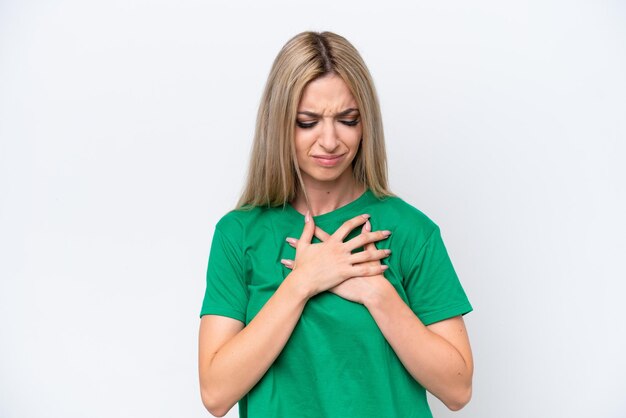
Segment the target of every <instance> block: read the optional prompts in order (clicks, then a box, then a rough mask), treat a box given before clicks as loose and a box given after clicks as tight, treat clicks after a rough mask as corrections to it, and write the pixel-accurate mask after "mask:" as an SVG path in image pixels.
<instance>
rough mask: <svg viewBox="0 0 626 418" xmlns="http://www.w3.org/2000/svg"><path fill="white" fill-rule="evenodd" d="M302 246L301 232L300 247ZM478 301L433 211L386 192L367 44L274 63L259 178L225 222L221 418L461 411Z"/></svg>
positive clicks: (216, 357)
mask: <svg viewBox="0 0 626 418" xmlns="http://www.w3.org/2000/svg"><path fill="white" fill-rule="evenodd" d="M296 237H298V238H296ZM471 310H472V307H471V305H470V303H469V301H468V300H467V297H466V295H465V293H464V291H463V288H462V287H461V285H460V283H459V280H458V278H457V276H456V274H455V271H454V268H453V267H452V264H451V262H450V259H449V257H448V254H447V252H446V249H445V246H444V244H443V242H442V240H441V235H440V232H439V228H438V227H437V225H436V224H434V223H433V222H432V221H431V220H430V219H429V218H428V217H426V215H424V214H423V213H422V212H420V211H419V210H417V209H416V208H414V207H412V206H410V205H409V204H407V203H405V202H404V201H402V200H401V199H400V198H398V197H395V196H393V195H392V193H391V192H390V191H389V189H388V186H387V173H386V157H385V148H384V138H383V130H382V122H381V116H380V110H379V105H378V100H377V97H376V93H375V89H374V85H373V82H372V80H371V76H370V74H369V72H368V70H367V68H366V66H365V64H364V63H363V61H362V59H361V57H360V55H359V54H358V52H357V51H356V50H355V49H354V47H353V46H352V45H351V44H350V43H349V42H348V41H347V40H345V39H344V38H342V37H340V36H338V35H336V34H333V33H330V32H323V33H315V32H304V33H301V34H299V35H297V36H295V37H294V38H292V39H291V40H290V41H288V42H287V44H286V45H285V46H284V47H283V49H282V50H281V51H280V53H279V54H278V56H277V58H276V60H275V61H274V64H273V67H272V70H271V73H270V75H269V79H268V82H267V85H266V88H265V92H264V94H263V97H262V100H261V105H260V108H259V113H258V119H257V126H256V134H255V139H254V145H253V150H252V156H251V162H250V170H249V177H248V181H247V185H246V188H245V191H244V193H243V195H242V197H241V199H240V201H239V204H238V207H237V209H236V210H234V211H231V212H230V213H228V214H226V215H225V216H224V217H223V218H222V219H221V220H220V221H219V222H218V224H217V226H216V229H215V234H214V237H213V243H212V246H211V254H210V257H209V264H208V269H207V289H206V294H205V298H204V302H203V306H202V311H201V318H202V319H201V325H200V346H199V372H200V385H201V393H202V400H203V402H204V404H205V406H206V407H207V409H208V410H209V411H210V412H211V413H212V414H213V415H217V416H223V415H225V414H226V413H227V412H228V411H229V410H230V409H231V408H232V406H233V405H234V404H235V403H237V402H238V401H239V411H240V416H241V417H250V418H252V417H315V418H319V417H402V418H407V417H416V418H421V417H431V416H432V415H431V413H430V409H429V407H428V403H427V400H426V392H425V390H428V391H430V392H431V393H433V394H434V395H435V396H436V397H438V398H439V399H440V400H441V401H442V402H444V403H445V405H446V406H447V407H448V408H450V409H452V410H457V409H460V408H462V407H463V406H464V405H465V404H466V403H467V402H468V401H469V399H470V397H471V388H472V374H473V362H472V353H471V349H470V344H469V340H468V337H467V333H466V330H465V326H464V322H463V319H462V315H464V314H466V313H468V312H470V311H471Z"/></svg>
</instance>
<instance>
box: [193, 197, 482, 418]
mask: <svg viewBox="0 0 626 418" xmlns="http://www.w3.org/2000/svg"><path fill="white" fill-rule="evenodd" d="M364 213H367V214H369V215H371V218H370V222H371V225H372V231H376V230H383V229H388V230H390V231H392V234H391V236H390V237H389V238H387V239H386V240H384V241H379V242H378V243H377V244H376V245H377V247H378V248H390V249H391V250H392V252H391V255H390V256H389V257H388V258H386V259H385V260H383V261H382V262H383V263H384V264H387V265H389V268H388V269H387V270H386V271H385V273H384V275H385V277H386V278H387V279H388V280H389V281H390V282H391V283H392V284H393V286H394V287H395V289H396V290H397V291H398V293H399V294H400V296H401V298H402V299H403V300H404V301H405V302H406V303H407V305H408V306H409V307H410V308H411V309H412V310H413V312H415V314H416V315H417V316H418V318H419V319H420V320H421V321H422V322H423V323H424V324H425V325H429V324H432V323H433V322H437V321H441V320H443V319H447V318H451V317H453V316H457V315H464V314H466V313H468V312H470V311H471V310H472V306H471V305H470V303H469V301H468V299H467V296H466V295H465V292H464V290H463V288H462V286H461V284H460V282H459V279H458V277H457V275H456V273H455V271H454V268H453V266H452V263H451V261H450V258H449V257H448V253H447V251H446V248H445V246H444V244H443V241H442V239H441V235H440V231H439V227H438V226H437V225H436V224H435V223H434V222H433V221H431V220H430V219H429V218H428V217H427V216H426V215H425V214H423V213H422V212H421V211H419V210H418V209H416V208H414V207H413V206H411V205H409V204H408V203H406V202H404V201H403V200H402V199H400V198H398V197H388V198H384V199H381V200H379V199H378V198H376V196H374V194H373V193H371V191H369V190H368V191H366V192H365V193H364V194H363V195H361V196H360V197H359V198H358V199H356V200H355V201H353V202H351V203H349V204H347V205H345V206H342V207H340V208H338V209H336V210H334V211H332V212H330V213H326V214H324V215H320V216H316V217H314V220H315V223H316V225H317V226H319V227H321V228H322V229H323V230H325V231H326V232H328V233H333V232H334V231H335V230H336V229H337V228H338V227H339V226H340V225H341V224H342V223H343V222H345V221H346V220H348V219H350V218H352V217H354V216H357V215H361V214H364ZM303 225H304V217H303V215H301V214H300V213H299V212H297V211H296V210H295V209H294V208H293V207H292V206H291V205H286V206H285V207H282V206H281V207H275V208H267V207H265V208H262V207H256V208H253V209H251V210H247V211H245V210H235V211H232V212H229V213H228V214H226V215H225V216H224V217H223V218H222V219H221V220H220V221H219V222H218V224H217V226H216V228H215V234H214V236H213V243H212V246H211V252H210V256H209V263H208V268H207V287H206V293H205V296H204V302H203V305H202V310H201V314H200V315H201V316H202V315H206V314H213V315H222V316H228V317H230V318H234V319H237V320H239V321H241V322H243V323H244V324H248V323H249V322H250V321H251V320H252V318H254V316H255V315H256V314H257V313H258V312H259V310H260V309H261V308H262V307H263V305H264V304H265V303H266V302H267V300H268V299H269V298H270V297H271V296H272V294H273V293H274V292H275V291H276V289H277V288H278V286H279V285H280V283H281V282H282V281H283V279H284V278H285V277H286V276H287V275H288V274H289V272H290V270H289V269H287V268H286V267H284V266H283V265H282V264H281V263H280V260H281V259H283V258H286V259H292V260H293V259H295V249H294V248H292V247H291V246H290V245H289V244H288V243H287V242H286V241H285V238H286V237H295V238H297V237H299V236H300V234H301V233H302V228H303ZM359 232H360V228H357V229H355V230H354V231H353V232H352V234H351V235H350V236H349V237H348V238H347V239H349V238H351V237H353V236H355V235H356V234H358V233H359ZM239 416H240V417H242V418H268V417H304V418H307V417H310V418H325V417H329V418H330V417H338V418H351V417H355V418H357V417H358V418H367V417H386V418H394V417H397V418H427V417H432V415H431V412H430V408H429V406H428V403H427V400H426V391H425V389H424V388H423V387H422V386H421V385H420V384H419V383H418V382H417V381H416V380H415V379H414V378H413V377H412V376H411V375H410V374H409V372H408V371H407V370H406V369H405V368H404V366H403V365H402V363H401V362H400V360H399V359H398V357H397V355H396V354H395V352H394V351H393V349H392V347H391V346H390V345H389V343H388V342H387V340H386V339H385V337H384V335H383V334H382V332H381V331H380V329H379V328H378V326H377V324H376V322H375V321H374V319H373V318H372V316H371V315H370V313H369V311H368V310H367V308H366V307H365V306H364V305H361V304H359V303H355V302H351V301H348V300H346V299H343V298H341V297H340V296H337V295H335V294H334V293H331V292H322V293H320V294H318V295H316V296H314V297H313V298H311V299H310V300H309V301H308V302H307V304H306V306H305V308H304V310H303V312H302V316H301V317H300V319H299V321H298V323H297V324H296V327H295V328H294V330H293V333H292V335H291V337H290V338H289V340H288V341H287V344H286V345H285V347H284V349H283V350H282V352H281V353H280V355H279V356H278V357H277V358H276V360H275V361H274V363H273V364H272V366H271V367H270V368H269V369H268V370H267V372H266V373H265V374H264V375H263V377H262V378H261V380H260V381H259V382H258V383H257V384H256V385H255V386H254V387H253V388H252V389H251V390H250V392H249V393H248V394H247V395H246V396H245V397H243V398H242V399H241V400H240V401H239Z"/></svg>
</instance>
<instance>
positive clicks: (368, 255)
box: [350, 249, 391, 264]
mask: <svg viewBox="0 0 626 418" xmlns="http://www.w3.org/2000/svg"><path fill="white" fill-rule="evenodd" d="M389 254H391V250H388V249H384V250H376V249H375V250H365V251H360V252H358V253H354V254H352V255H351V256H350V262H351V263H352V264H359V263H365V262H367V261H375V260H382V259H383V258H385V257H389Z"/></svg>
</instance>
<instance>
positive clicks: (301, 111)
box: [295, 74, 363, 184]
mask: <svg viewBox="0 0 626 418" xmlns="http://www.w3.org/2000/svg"><path fill="white" fill-rule="evenodd" d="M362 132H363V129H362V126H361V118H360V115H359V110H358V109H357V104H356V101H355V100H354V97H353V96H352V93H350V89H349V88H348V86H347V85H346V83H345V82H344V81H343V80H342V79H341V78H340V77H339V76H337V75H335V74H329V75H325V76H323V77H320V78H317V79H315V80H313V81H311V82H310V83H309V84H307V86H306V87H305V89H304V91H303V93H302V99H301V100H300V104H299V106H298V114H297V116H296V131H295V147H296V156H297V158H298V165H299V166H300V171H301V173H302V177H303V181H304V182H305V183H309V184H310V183H311V182H323V183H326V182H338V180H345V178H346V177H348V176H349V177H350V178H351V177H352V161H353V160H354V156H355V155H356V153H357V150H358V149H359V145H360V142H361V134H362Z"/></svg>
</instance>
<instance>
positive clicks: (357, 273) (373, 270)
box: [352, 263, 389, 277]
mask: <svg viewBox="0 0 626 418" xmlns="http://www.w3.org/2000/svg"><path fill="white" fill-rule="evenodd" d="M388 268H389V266H388V265H386V264H379V263H377V264H374V263H361V264H356V265H354V266H352V277H367V276H378V275H379V274H382V273H383V272H384V271H385V270H387V269H388Z"/></svg>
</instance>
